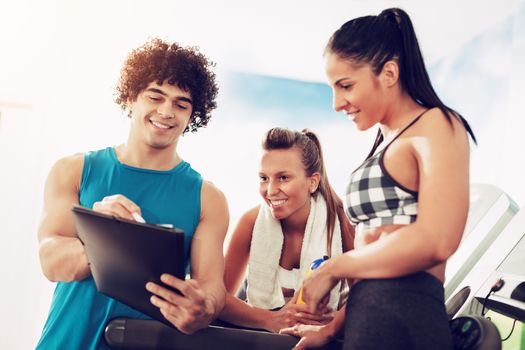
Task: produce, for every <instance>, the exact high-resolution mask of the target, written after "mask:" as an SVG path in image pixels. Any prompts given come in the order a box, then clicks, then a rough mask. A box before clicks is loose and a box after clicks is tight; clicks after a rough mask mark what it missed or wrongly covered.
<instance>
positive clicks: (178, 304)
mask: <svg viewBox="0 0 525 350" xmlns="http://www.w3.org/2000/svg"><path fill="white" fill-rule="evenodd" d="M160 279H161V281H162V282H163V283H165V284H166V285H168V286H170V287H173V288H175V289H177V290H178V291H180V293H181V294H182V295H179V294H177V293H176V292H174V291H171V290H169V289H167V288H165V287H162V286H159V285H158V284H156V283H153V282H148V283H147V284H146V289H147V290H148V291H150V292H151V293H153V294H154V295H153V296H152V297H151V299H150V300H151V303H152V304H153V305H155V306H156V307H158V308H159V309H160V312H161V313H162V315H164V317H165V318H166V319H167V320H168V321H170V322H171V323H172V324H173V325H174V326H175V327H176V328H177V329H178V330H179V331H181V332H182V333H185V334H191V333H194V332H195V331H197V330H199V329H202V328H205V327H207V326H208V325H209V324H210V322H211V321H212V320H213V317H214V314H215V310H214V304H213V302H212V301H211V300H210V299H209V298H206V296H205V294H204V291H203V290H202V289H201V287H200V286H199V283H198V282H197V281H196V280H191V279H190V280H180V279H178V278H176V277H174V276H172V275H169V274H163V275H162V276H161V278H160Z"/></svg>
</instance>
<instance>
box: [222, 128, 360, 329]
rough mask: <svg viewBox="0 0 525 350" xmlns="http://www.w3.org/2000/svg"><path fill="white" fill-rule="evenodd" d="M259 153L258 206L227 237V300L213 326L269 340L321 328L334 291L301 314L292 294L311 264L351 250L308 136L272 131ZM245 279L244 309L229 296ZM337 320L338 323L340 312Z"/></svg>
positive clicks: (349, 233)
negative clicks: (293, 329)
mask: <svg viewBox="0 0 525 350" xmlns="http://www.w3.org/2000/svg"><path fill="white" fill-rule="evenodd" d="M262 148H263V154H262V157H261V163H260V164H261V165H260V169H259V179H260V187H259V191H260V194H261V197H262V200H263V202H262V203H261V204H260V205H258V206H256V207H255V208H253V209H251V210H249V211H248V212H247V213H245V214H244V215H243V216H242V217H241V219H240V220H239V223H238V224H237V227H236V228H235V230H234V231H233V234H232V238H231V240H230V244H229V246H228V250H227V253H226V266H225V276H224V282H225V286H226V289H227V292H228V295H227V298H226V299H227V300H226V306H225V307H224V310H223V312H222V314H221V316H220V318H221V319H222V320H224V321H227V322H230V323H233V324H235V325H239V326H243V327H250V328H259V329H266V330H269V331H271V332H278V331H279V330H280V329H282V328H285V327H290V326H293V325H296V324H309V325H320V324H326V323H327V322H329V321H331V320H332V318H333V315H334V313H335V312H336V311H337V309H338V307H339V306H340V305H339V303H340V301H341V299H342V298H341V295H340V294H341V292H342V290H343V288H342V286H341V284H338V283H337V284H334V286H333V288H330V289H331V291H330V290H329V291H328V294H329V296H328V297H327V304H325V305H324V306H323V307H322V308H318V309H317V310H316V311H315V312H310V311H308V308H307V306H306V305H304V302H302V300H301V298H300V291H299V289H300V286H301V283H302V280H303V279H304V277H305V275H306V274H307V271H308V269H309V266H310V264H311V263H312V261H313V260H316V259H319V258H322V257H323V256H327V257H328V258H329V259H328V260H330V258H334V257H336V256H338V255H341V254H342V253H343V252H344V251H347V250H350V249H351V248H352V242H353V232H354V231H353V228H352V226H351V225H350V222H349V221H348V218H347V217H346V214H345V212H344V209H343V203H342V201H341V199H339V197H338V196H337V194H336V193H335V192H334V190H333V189H332V187H331V186H330V183H329V182H328V178H327V176H326V171H325V167H324V162H323V154H322V151H321V145H320V143H319V140H318V138H317V136H316V135H315V134H314V133H313V132H312V131H309V130H306V129H305V130H303V131H301V132H299V131H292V130H288V129H283V128H273V129H271V130H269V131H268V132H267V133H266V134H265V137H264V139H263V143H262ZM246 270H247V274H246ZM245 275H246V276H247V278H246V280H247V287H246V296H247V300H246V301H245V300H243V299H244V298H242V299H241V298H238V297H236V296H235V292H236V291H237V290H238V289H239V286H240V285H241V283H242V281H243V280H244V278H245ZM339 313H340V314H341V315H342V316H340V317H344V309H341V310H340V311H339Z"/></svg>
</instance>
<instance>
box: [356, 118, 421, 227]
mask: <svg viewBox="0 0 525 350" xmlns="http://www.w3.org/2000/svg"><path fill="white" fill-rule="evenodd" d="M425 112H426V111H425ZM425 112H423V113H425ZM423 113H421V114H420V115H418V116H417V117H416V118H415V119H414V120H412V121H411V122H410V123H409V124H408V125H407V126H406V127H404V128H403V129H402V130H401V131H400V132H399V133H398V134H397V135H396V136H395V137H394V138H393V139H392V140H391V141H390V142H389V143H388V144H387V145H386V146H385V147H383V149H382V150H381V151H379V152H377V153H375V154H374V155H372V156H370V157H369V158H367V159H366V160H365V161H364V162H363V164H361V165H360V166H359V168H357V169H356V170H355V171H354V172H353V173H352V175H351V176H350V182H349V184H348V186H347V188H346V212H347V214H348V217H349V219H350V222H352V223H353V224H354V225H355V226H356V231H361V230H365V229H371V228H376V227H380V226H383V225H389V224H401V225H406V224H410V223H412V222H414V221H416V217H417V196H418V193H417V191H412V190H409V189H408V188H406V187H404V186H402V185H401V184H399V183H398V182H397V181H396V180H394V179H393V178H392V176H391V175H390V174H389V173H388V171H387V170H386V169H385V164H384V161H383V157H384V154H385V151H386V149H387V148H388V147H389V146H390V145H391V144H392V142H394V141H395V140H396V139H397V138H398V137H399V136H400V135H401V134H402V133H403V132H405V131H406V130H407V129H408V128H410V127H411V126H412V125H414V124H415V123H416V122H417V121H418V120H419V118H421V116H422V115H423ZM374 151H375V150H374Z"/></svg>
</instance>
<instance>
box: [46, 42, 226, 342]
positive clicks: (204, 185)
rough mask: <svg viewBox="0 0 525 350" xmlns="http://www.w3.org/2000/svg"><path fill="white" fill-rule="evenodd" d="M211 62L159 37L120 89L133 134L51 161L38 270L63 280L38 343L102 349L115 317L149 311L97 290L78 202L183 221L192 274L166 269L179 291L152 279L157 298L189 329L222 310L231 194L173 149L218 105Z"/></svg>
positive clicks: (134, 55)
mask: <svg viewBox="0 0 525 350" xmlns="http://www.w3.org/2000/svg"><path fill="white" fill-rule="evenodd" d="M212 66H213V64H212V63H211V62H210V61H208V59H207V58H206V57H205V56H204V55H203V54H201V53H200V52H199V51H198V50H197V49H196V48H193V47H181V46H179V45H178V44H176V43H167V42H165V41H162V40H160V39H153V40H151V41H149V42H147V43H146V44H144V45H143V46H141V47H139V48H137V49H135V50H133V51H132V52H131V54H130V55H129V56H128V58H127V60H126V62H125V64H124V66H123V68H122V71H121V77H120V81H119V83H118V86H117V89H116V90H117V93H116V98H115V102H116V103H117V104H119V105H120V106H121V107H122V109H123V110H125V111H126V112H127V114H128V116H129V118H130V124H131V126H130V131H129V135H128V139H127V141H126V142H125V143H123V144H120V145H117V146H114V147H107V148H105V149H102V150H98V151H94V152H87V153H84V154H75V155H72V156H69V157H65V158H63V159H60V160H58V161H57V162H56V164H55V165H54V166H53V168H52V169H51V171H50V173H49V176H48V178H47V181H46V185H45V192H44V214H43V219H42V222H41V224H40V227H39V230H38V239H39V242H40V246H39V254H40V262H41V266H42V271H43V273H44V275H45V276H46V277H47V278H48V279H49V280H50V281H54V282H55V281H56V282H57V285H56V289H55V293H54V297H53V301H52V305H51V310H50V312H49V316H48V318H47V321H46V323H45V326H44V330H43V332H42V337H41V339H40V341H39V343H38V345H37V348H38V349H104V348H107V345H106V344H105V341H104V340H103V337H102V334H103V330H104V328H105V326H106V324H107V322H108V321H109V320H111V319H112V318H115V317H132V318H147V316H145V315H143V314H141V313H140V312H138V311H136V310H134V309H132V308H130V307H128V306H127V305H124V304H122V303H120V302H118V301H116V300H114V299H112V298H110V297H107V296H105V295H103V294H101V293H99V292H97V290H96V287H95V284H94V281H93V278H92V277H91V272H90V267H89V264H88V261H87V258H86V255H85V252H84V249H83V246H82V244H81V242H80V240H79V239H78V236H77V233H76V230H75V225H74V221H73V217H72V214H71V206H72V205H73V204H80V205H82V206H85V207H88V208H92V209H93V210H95V211H99V212H102V213H105V214H110V215H115V216H118V217H122V218H125V219H130V220H133V219H134V217H136V215H137V214H139V215H141V216H142V217H143V218H144V219H145V220H146V221H147V222H150V223H164V224H166V223H169V224H172V225H173V226H175V227H179V228H182V229H183V230H184V234H185V240H184V241H185V247H184V248H185V257H186V266H187V267H189V269H190V271H191V279H188V280H180V279H177V278H176V277H174V276H171V275H168V274H164V275H162V276H161V280H162V282H163V283H165V284H167V285H170V286H172V287H174V288H175V289H177V290H179V291H181V294H180V295H179V294H175V293H173V292H172V291H170V290H168V289H166V288H164V287H162V286H160V285H158V284H155V283H152V282H150V283H148V284H147V285H146V286H145V288H146V289H148V290H149V291H150V292H151V293H152V294H153V297H152V298H151V302H152V304H154V305H155V306H157V307H158V308H159V309H160V311H161V313H162V314H163V315H164V317H166V319H167V320H168V321H170V322H171V323H172V324H173V325H174V326H175V327H176V328H177V329H179V330H180V331H182V332H184V333H193V332H195V331H196V330H198V329H201V328H204V327H206V326H207V325H208V324H209V323H210V322H211V321H212V320H213V319H214V318H215V317H216V316H217V315H218V314H219V313H220V311H221V310H222V308H223V306H224V298H225V289H224V285H223V281H222V278H223V270H224V261H223V254H222V245H223V240H224V236H225V233H226V231H227V227H228V208H227V203H226V199H225V197H224V195H223V194H222V192H221V191H220V190H218V189H217V188H216V187H215V186H214V185H213V184H211V183H210V182H208V181H205V180H203V179H202V177H201V175H200V174H199V173H198V172H197V171H195V170H194V169H192V167H191V166H190V164H189V163H187V162H186V161H184V160H183V159H181V158H180V156H179V155H178V153H177V143H178V141H179V138H180V137H181V135H183V134H184V133H186V132H188V131H191V132H195V131H197V130H198V129H199V128H201V127H204V126H206V125H207V124H208V121H209V120H210V117H211V111H212V110H213V109H214V108H215V107H216V102H215V98H216V96H217V92H218V88H217V85H216V82H215V74H214V73H213V72H212V71H211V68H212Z"/></svg>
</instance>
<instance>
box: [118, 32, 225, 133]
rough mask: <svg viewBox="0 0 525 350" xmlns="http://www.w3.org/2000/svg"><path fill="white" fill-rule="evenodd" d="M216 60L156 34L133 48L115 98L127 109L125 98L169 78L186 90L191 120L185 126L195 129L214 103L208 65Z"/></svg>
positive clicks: (204, 122) (214, 89) (133, 97)
mask: <svg viewBox="0 0 525 350" xmlns="http://www.w3.org/2000/svg"><path fill="white" fill-rule="evenodd" d="M213 66H215V64H214V63H213V62H211V61H209V60H208V59H207V57H206V56H204V55H203V54H202V53H200V52H199V50H198V48H196V47H181V46H179V44H177V43H172V44H170V43H167V42H164V41H162V40H161V39H158V38H155V39H152V40H151V41H149V42H147V43H145V44H144V45H142V46H141V47H139V48H137V49H135V50H133V51H132V52H131V53H130V54H129V56H128V58H127V59H126V62H125V63H124V66H123V67H122V70H121V75H120V80H119V83H118V85H117V88H116V90H117V91H116V97H115V102H116V103H117V104H118V105H120V106H121V108H122V109H123V110H125V109H126V106H127V103H128V101H134V100H136V98H137V96H138V95H139V94H140V93H141V92H142V91H143V90H145V89H146V87H147V86H148V85H149V84H150V83H151V82H157V83H158V84H162V83H163V82H164V81H166V80H167V81H168V83H169V84H171V85H177V86H178V87H179V88H180V89H182V90H185V91H188V92H189V93H190V95H191V99H192V111H193V112H192V116H191V122H190V124H189V125H188V127H187V128H186V130H184V132H187V131H192V132H194V131H197V129H198V128H200V127H204V126H206V125H207V124H208V121H209V120H210V118H211V111H212V110H213V109H214V108H216V107H217V103H216V102H215V98H216V97H217V92H218V90H219V89H218V87H217V84H216V82H215V74H214V73H213V72H212V71H211V67H213Z"/></svg>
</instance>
